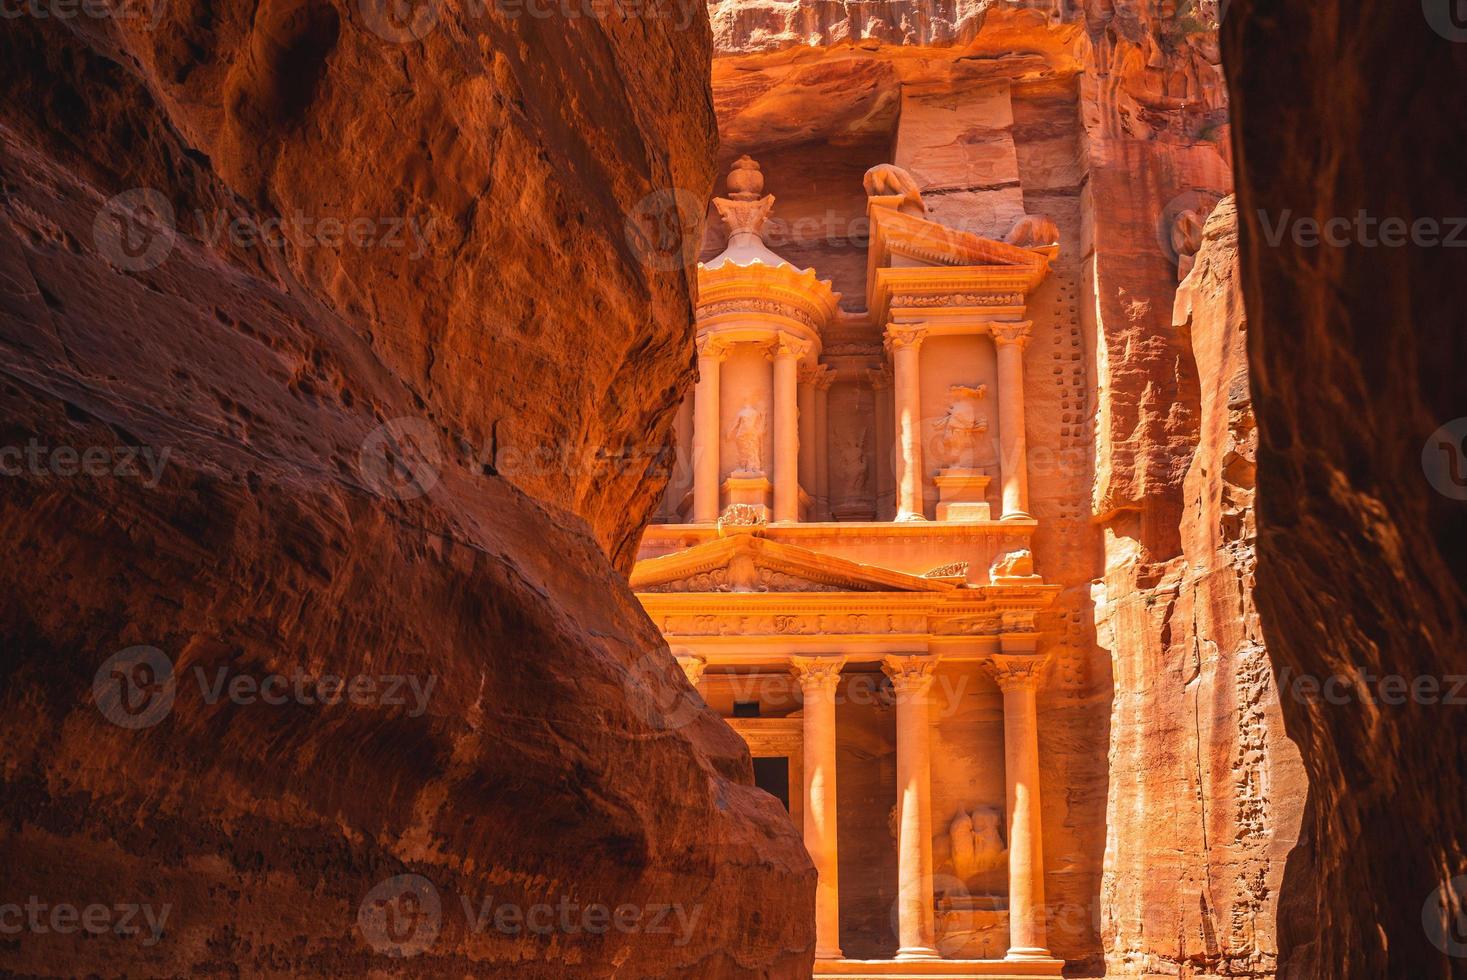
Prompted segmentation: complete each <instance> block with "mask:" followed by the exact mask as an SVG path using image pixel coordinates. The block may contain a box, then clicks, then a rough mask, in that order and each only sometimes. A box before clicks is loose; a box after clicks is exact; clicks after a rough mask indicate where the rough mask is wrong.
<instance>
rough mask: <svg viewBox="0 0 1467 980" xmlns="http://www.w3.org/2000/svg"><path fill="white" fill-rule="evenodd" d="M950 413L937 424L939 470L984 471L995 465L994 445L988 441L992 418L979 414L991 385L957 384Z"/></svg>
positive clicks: (953, 389) (935, 447)
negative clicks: (962, 469)
mask: <svg viewBox="0 0 1467 980" xmlns="http://www.w3.org/2000/svg"><path fill="white" fill-rule="evenodd" d="M948 393H949V394H950V395H951V396H952V402H951V404H949V405H948V409H947V414H946V415H944V416H943V417H942V418H940V419H938V420H937V421H936V422H934V423H933V425H934V426H935V427H936V429H937V433H936V438H935V439H934V440H933V449H934V450H935V452H934V454H933V455H934V456H935V461H936V463H937V465H938V468H939V469H947V468H949V467H963V468H965V469H981V468H983V467H986V466H992V465H993V464H994V462H995V457H994V453H993V442H992V440H991V439H989V438H987V432H988V416H986V415H983V414H981V413H980V412H979V411H978V402H979V401H980V400H981V399H982V398H983V396H984V395H986V394H987V393H988V386H987V385H977V386H969V385H953V386H952V387H950V388H948Z"/></svg>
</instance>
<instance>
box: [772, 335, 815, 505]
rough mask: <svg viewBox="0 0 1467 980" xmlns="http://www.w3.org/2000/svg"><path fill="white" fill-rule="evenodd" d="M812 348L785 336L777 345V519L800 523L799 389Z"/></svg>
mask: <svg viewBox="0 0 1467 980" xmlns="http://www.w3.org/2000/svg"><path fill="white" fill-rule="evenodd" d="M809 351H810V345H809V344H808V343H807V342H805V341H803V340H800V339H799V338H797V337H792V336H790V335H789V334H787V333H781V334H780V335H779V339H778V340H777V341H776V342H775V344H774V519H775V520H776V521H798V520H799V519H800V428H799V405H798V402H797V400H796V399H797V393H796V387H797V383H798V381H799V371H800V359H801V358H803V357H804V356H805V355H806V354H807V353H809Z"/></svg>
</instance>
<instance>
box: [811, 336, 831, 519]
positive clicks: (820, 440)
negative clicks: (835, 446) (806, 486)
mask: <svg viewBox="0 0 1467 980" xmlns="http://www.w3.org/2000/svg"><path fill="white" fill-rule="evenodd" d="M834 380H835V372H834V371H832V370H831V369H830V368H829V366H827V365H825V364H821V365H819V366H817V367H816V369H815V509H816V511H817V513H818V515H819V519H820V520H822V521H828V520H830V426H829V422H828V420H827V416H826V410H825V409H826V396H827V395H828V394H829V393H830V385H831V382H833V381H834Z"/></svg>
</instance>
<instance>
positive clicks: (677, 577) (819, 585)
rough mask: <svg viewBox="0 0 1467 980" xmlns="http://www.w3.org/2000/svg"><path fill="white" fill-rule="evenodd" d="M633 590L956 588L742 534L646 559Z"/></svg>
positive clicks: (633, 581)
mask: <svg viewBox="0 0 1467 980" xmlns="http://www.w3.org/2000/svg"><path fill="white" fill-rule="evenodd" d="M631 585H632V589H633V590H634V591H637V592H644V593H678V592H685V593H697V592H704V593H706V592H946V591H951V590H952V589H953V585H952V584H951V583H948V582H943V581H939V580H934V579H925V578H922V577H921V576H917V575H910V574H908V573H906V572H899V571H896V570H894V569H890V568H882V567H880V566H877V565H863V564H861V563H860V562H854V561H850V560H848V559H845V558H836V557H834V556H832V555H826V554H821V553H819V552H815V551H811V550H809V549H808V548H801V547H798V546H795V545H789V544H779V543H776V542H774V541H770V540H768V539H767V538H763V537H760V536H759V535H758V534H757V533H753V534H739V535H733V536H730V537H726V538H720V539H717V540H714V541H709V542H706V543H704V544H700V545H697V546H695V547H692V548H688V549H686V550H683V551H678V552H674V553H672V554H669V555H661V556H659V557H657V558H648V559H644V560H643V561H640V562H638V563H637V565H636V567H635V568H634V569H633V570H632V578H631Z"/></svg>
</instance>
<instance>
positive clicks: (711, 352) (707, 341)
mask: <svg viewBox="0 0 1467 980" xmlns="http://www.w3.org/2000/svg"><path fill="white" fill-rule="evenodd" d="M697 346H698V357H700V358H704V357H711V358H713V359H714V360H717V361H721V360H723V359H724V358H725V357H727V356H728V348H729V344H728V341H726V340H724V339H723V338H722V337H719V336H717V335H715V334H704V335H703V336H701V337H699V338H698V340H697Z"/></svg>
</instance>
